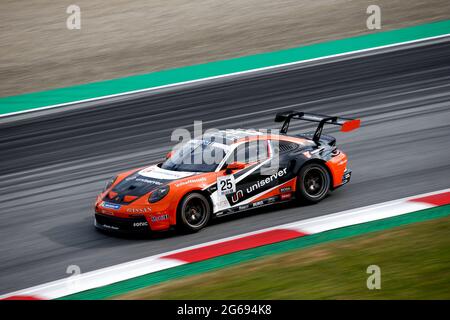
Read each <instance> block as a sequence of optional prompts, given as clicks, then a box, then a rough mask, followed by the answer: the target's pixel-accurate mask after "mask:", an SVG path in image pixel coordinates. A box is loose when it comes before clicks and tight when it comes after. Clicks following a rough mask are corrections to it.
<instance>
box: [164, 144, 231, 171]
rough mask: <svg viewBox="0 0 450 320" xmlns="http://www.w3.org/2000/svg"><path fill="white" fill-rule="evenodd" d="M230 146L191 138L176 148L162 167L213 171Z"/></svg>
mask: <svg viewBox="0 0 450 320" xmlns="http://www.w3.org/2000/svg"><path fill="white" fill-rule="evenodd" d="M228 148H229V147H228V146H227V145H224V144H221V143H216V142H211V141H207V140H191V141H189V142H188V143H186V144H185V145H183V146H182V147H181V148H179V149H178V150H176V151H175V152H174V153H173V154H172V156H171V157H170V158H169V159H167V160H166V161H165V162H164V163H163V164H162V165H161V168H163V169H166V170H173V171H190V172H213V171H215V170H216V168H217V166H218V165H219V163H220V162H221V161H222V160H223V158H224V157H225V155H226V153H227V150H228Z"/></svg>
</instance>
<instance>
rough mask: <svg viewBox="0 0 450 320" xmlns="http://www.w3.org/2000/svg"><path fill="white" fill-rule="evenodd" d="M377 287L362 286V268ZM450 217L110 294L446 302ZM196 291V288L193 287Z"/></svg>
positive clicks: (449, 296) (449, 273)
mask: <svg viewBox="0 0 450 320" xmlns="http://www.w3.org/2000/svg"><path fill="white" fill-rule="evenodd" d="M373 264H375V265H378V266H379V267H380V268H381V290H368V289H367V286H366V281H367V278H368V276H369V274H367V273H366V269H367V267H368V266H369V265H373ZM449 283H450V218H449V217H446V218H441V219H436V220H431V221H427V222H421V223H417V224H412V225H406V226H401V227H397V228H393V229H390V230H385V231H380V232H374V233H370V234H365V235H360V236H357V237H352V238H349V239H344V240H339V241H335V242H332V243H325V244H321V245H317V246H314V247H312V248H307V249H303V250H296V251H291V252H289V253H286V254H281V255H276V256H269V257H266V258H261V259H257V260H253V261H251V262H247V263H243V264H239V265H236V266H233V267H229V268H226V269H221V270H218V271H213V272H209V273H205V274H202V275H198V276H193V277H189V278H184V279H180V280H174V281H170V282H166V283H163V284H159V285H156V286H152V287H148V288H145V289H141V290H136V291H132V292H130V293H127V294H124V295H120V296H116V297H115V298H116V299H450V287H449V286H448V284H449ZM193 288H195V290H194V289H193Z"/></svg>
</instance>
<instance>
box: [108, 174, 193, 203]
mask: <svg viewBox="0 0 450 320" xmlns="http://www.w3.org/2000/svg"><path fill="white" fill-rule="evenodd" d="M196 174H198V173H197V172H182V171H171V170H166V169H162V168H160V167H158V166H156V165H155V166H151V167H148V168H144V169H142V170H140V171H138V172H135V173H133V174H131V175H129V176H128V177H126V178H125V179H123V180H122V181H120V182H119V183H118V184H117V185H116V186H114V188H113V189H112V190H111V191H110V192H109V193H108V194H107V195H106V196H105V199H104V200H107V201H109V202H113V203H121V204H122V203H130V202H132V201H134V200H136V199H137V198H139V197H141V196H143V195H145V194H147V193H149V192H151V191H153V190H155V189H156V188H158V187H160V186H162V185H165V184H167V183H169V182H172V181H175V180H179V179H183V178H186V177H189V176H193V175H196Z"/></svg>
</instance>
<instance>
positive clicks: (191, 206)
mask: <svg viewBox="0 0 450 320" xmlns="http://www.w3.org/2000/svg"><path fill="white" fill-rule="evenodd" d="M210 217H211V205H210V203H209V201H208V199H206V197H205V196H204V195H202V194H201V193H198V192H193V193H190V194H188V195H187V196H185V197H184V198H183V200H182V201H181V203H180V206H179V209H178V219H177V227H178V228H179V229H181V230H182V231H187V232H197V231H199V230H200V229H202V228H204V227H205V226H206V225H207V224H208V221H209V218H210Z"/></svg>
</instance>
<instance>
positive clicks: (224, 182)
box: [217, 175, 236, 195]
mask: <svg viewBox="0 0 450 320" xmlns="http://www.w3.org/2000/svg"><path fill="white" fill-rule="evenodd" d="M217 190H218V191H219V194H220V195H227V194H230V193H233V192H236V182H235V181H234V176H233V175H228V176H223V177H218V178H217Z"/></svg>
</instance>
